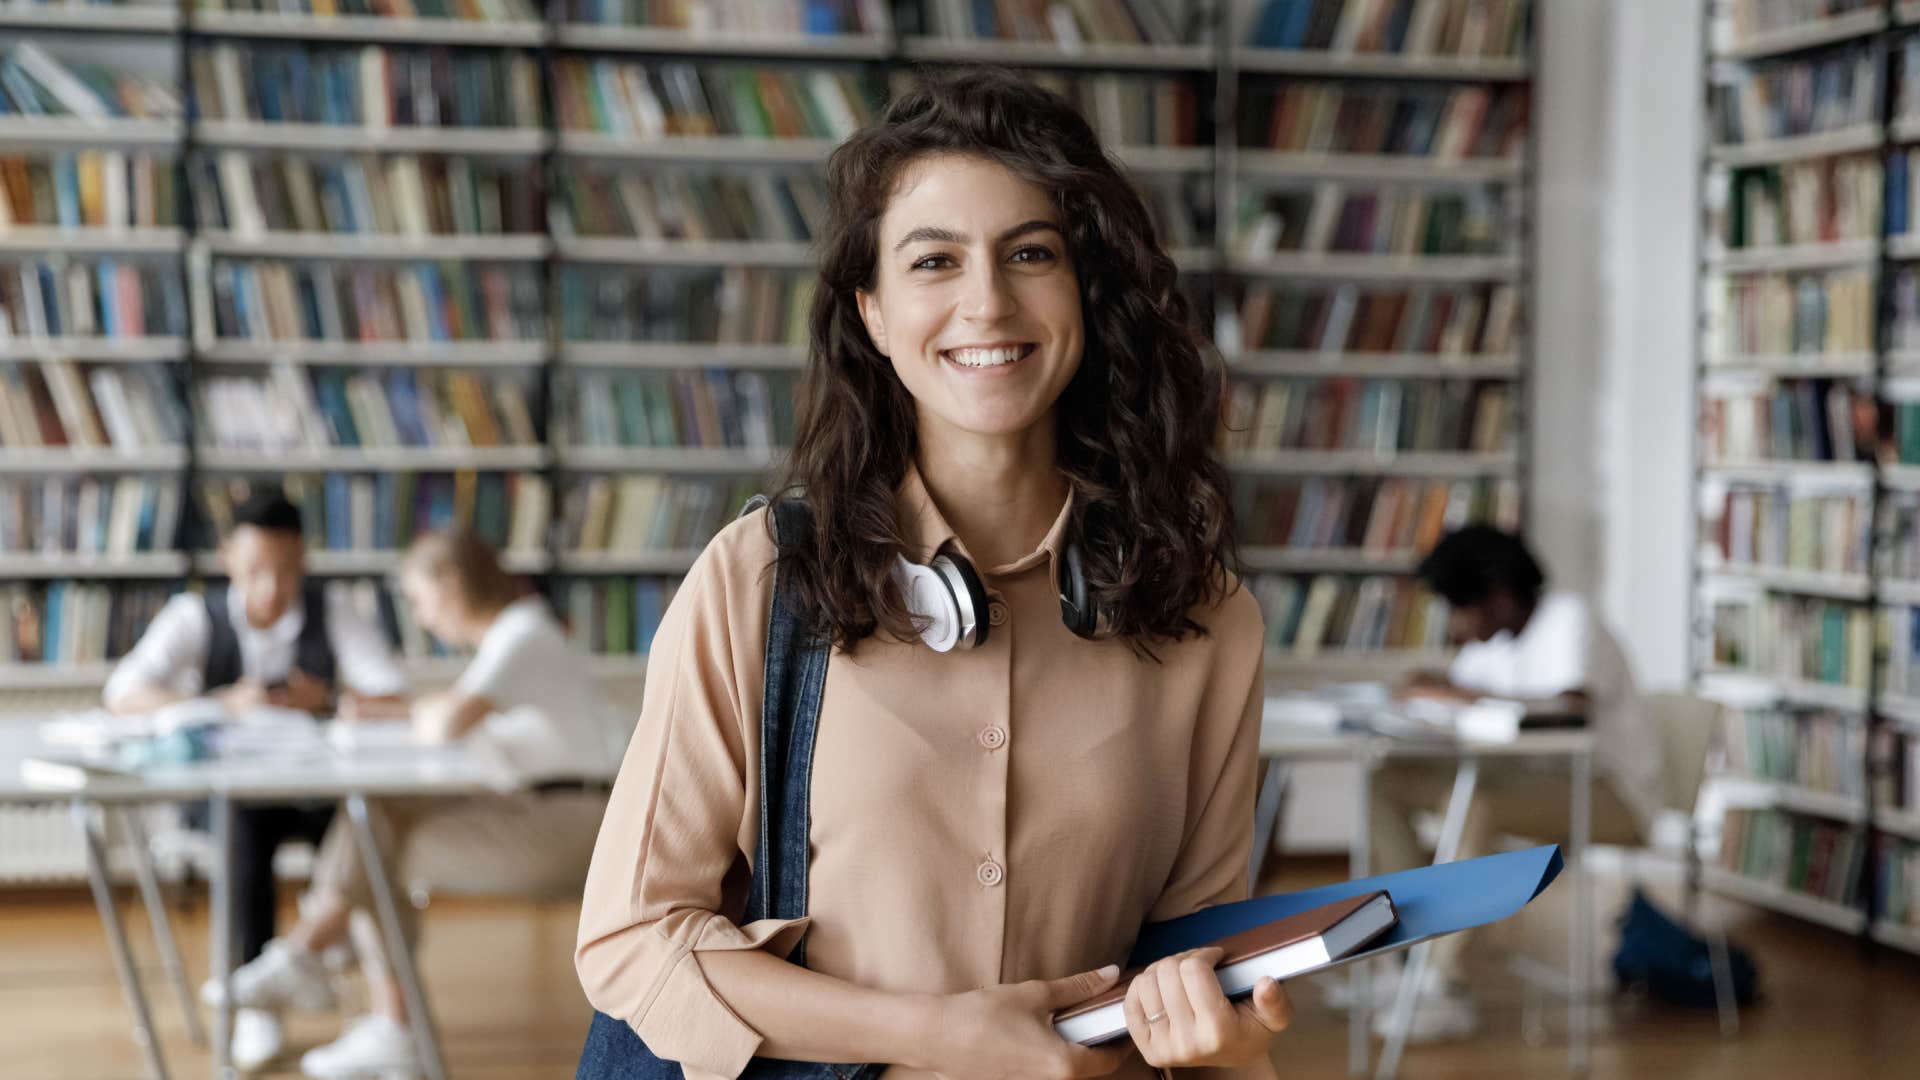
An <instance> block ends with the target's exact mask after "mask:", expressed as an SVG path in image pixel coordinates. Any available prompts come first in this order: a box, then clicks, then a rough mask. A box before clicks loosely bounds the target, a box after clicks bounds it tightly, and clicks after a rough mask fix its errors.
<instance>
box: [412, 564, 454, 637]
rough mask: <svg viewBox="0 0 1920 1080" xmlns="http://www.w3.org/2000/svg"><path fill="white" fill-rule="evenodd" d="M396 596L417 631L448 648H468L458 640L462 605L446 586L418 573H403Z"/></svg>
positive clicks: (432, 577) (434, 578)
mask: <svg viewBox="0 0 1920 1080" xmlns="http://www.w3.org/2000/svg"><path fill="white" fill-rule="evenodd" d="M400 594H401V595H402V596H404V597H405V598H406V601H407V607H408V608H410V609H412V611H413V618H414V621H415V622H417V623H419V624H420V628H421V629H423V630H425V631H426V632H427V633H429V634H432V635H433V636H434V637H436V638H439V639H440V640H441V641H444V642H446V643H447V644H449V645H466V644H470V643H469V642H467V641H465V640H463V638H462V630H463V629H464V627H465V622H464V618H465V615H466V605H465V604H463V603H462V602H461V598H460V595H459V590H457V589H454V588H452V587H451V585H450V583H448V582H444V581H442V580H441V579H439V578H437V577H434V576H433V575H431V574H426V573H423V572H421V571H418V570H406V571H403V572H402V573H401V574H400Z"/></svg>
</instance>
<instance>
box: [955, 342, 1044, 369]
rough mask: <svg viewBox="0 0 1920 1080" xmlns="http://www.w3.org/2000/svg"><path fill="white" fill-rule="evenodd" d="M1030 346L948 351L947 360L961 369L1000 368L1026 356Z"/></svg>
mask: <svg viewBox="0 0 1920 1080" xmlns="http://www.w3.org/2000/svg"><path fill="white" fill-rule="evenodd" d="M1031 348H1032V346H1031V345H1007V346H1003V347H1001V348H996V349H949V350H947V357H948V359H950V360H952V361H953V362H954V363H956V364H959V365H960V366H962V367H976V368H985V367H1000V366H1001V365H1003V364H1011V363H1013V362H1014V361H1016V360H1018V359H1020V358H1021V357H1023V356H1025V355H1027V352H1028V351H1029V350H1030V349H1031Z"/></svg>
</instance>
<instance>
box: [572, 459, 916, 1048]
mask: <svg viewBox="0 0 1920 1080" xmlns="http://www.w3.org/2000/svg"><path fill="white" fill-rule="evenodd" d="M768 505H769V501H768V500H767V498H766V497H765V496H763V495H757V496H755V497H754V498H753V500H752V501H750V502H748V503H747V505H746V508H745V509H743V510H741V511H740V512H741V514H742V515H743V516H744V515H746V514H749V513H752V512H753V511H755V510H758V509H759V508H761V507H763V506H768ZM771 506H772V509H771V510H770V511H769V513H771V514H772V516H773V527H774V538H775V542H776V544H778V546H779V547H780V549H781V550H782V551H783V552H784V551H786V550H789V549H790V548H792V547H793V546H795V545H797V544H801V543H804V542H805V538H806V535H807V532H808V530H810V529H811V528H812V522H813V515H812V513H811V511H810V510H809V509H808V507H807V505H806V503H804V502H802V501H800V500H798V499H782V500H780V501H778V502H773V503H771ZM827 651H828V650H827V645H826V643H825V642H824V641H822V640H820V638H819V637H818V636H817V635H815V634H813V633H811V632H810V630H809V629H808V627H807V626H806V622H805V620H804V619H802V618H801V617H800V612H799V609H798V608H797V607H796V606H795V602H794V598H793V589H792V583H791V582H790V581H788V580H787V577H786V575H785V574H783V573H781V572H780V571H779V570H778V569H777V568H776V570H775V572H774V583H773V603H772V605H771V607H770V609H769V611H768V616H767V654H766V667H767V670H766V681H765V684H764V693H763V694H762V698H761V707H760V746H759V754H760V839H759V842H758V843H756V844H755V845H754V854H753V877H752V880H751V882H750V883H749V885H748V889H747V909H746V912H745V916H744V918H743V921H744V922H754V921H755V920H758V919H797V918H800V917H801V916H803V915H805V914H806V913H807V835H808V833H807V830H808V825H809V809H810V806H809V799H810V795H811V791H812V778H813V746H814V736H815V734H816V732H817V731H818V728H819V719H820V697H821V692H822V691H823V689H824V688H825V686H826V682H827ZM788 960H790V961H791V962H793V963H795V964H800V965H802V966H804V965H805V964H806V940H805V939H804V938H803V939H801V941H800V943H799V944H797V945H795V946H794V948H793V952H792V953H790V954H788ZM882 1071H883V1068H882V1066H879V1065H832V1064H822V1063H818V1062H808V1061H786V1060H783V1059H780V1058H763V1057H756V1058H754V1059H753V1060H752V1061H750V1062H748V1063H747V1067H746V1070H745V1071H744V1072H742V1073H741V1076H742V1077H743V1078H748V1080H876V1078H877V1077H879V1075H880V1073H881V1072H882ZM574 1076H575V1080H615V1078H619V1080H655V1078H660V1080H681V1078H682V1076H683V1074H682V1072H681V1070H680V1066H679V1064H678V1063H677V1062H672V1061H664V1060H662V1059H661V1058H659V1057H656V1056H655V1055H654V1054H653V1052H652V1051H650V1050H648V1049H647V1047H646V1044H645V1043H643V1042H641V1041H640V1038H639V1036H638V1035H636V1034H634V1031H633V1028H632V1027H630V1026H629V1025H628V1024H627V1023H626V1022H624V1021H622V1020H618V1019H615V1018H614V1017H611V1016H608V1015H606V1014H605V1013H601V1012H595V1013H594V1015H593V1026H592V1027H591V1028H589V1029H588V1031H587V1044H586V1047H585V1049H584V1050H583V1052H582V1053H581V1056H580V1067H579V1069H578V1071H576V1072H575V1074H574Z"/></svg>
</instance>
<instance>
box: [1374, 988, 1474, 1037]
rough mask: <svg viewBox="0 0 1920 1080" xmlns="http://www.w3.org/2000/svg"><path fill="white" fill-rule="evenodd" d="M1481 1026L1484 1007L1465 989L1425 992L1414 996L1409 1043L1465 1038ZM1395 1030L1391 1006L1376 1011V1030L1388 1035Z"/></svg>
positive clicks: (1379, 1034)
mask: <svg viewBox="0 0 1920 1080" xmlns="http://www.w3.org/2000/svg"><path fill="white" fill-rule="evenodd" d="M1478 1030H1480V1010H1479V1009H1478V1008H1477V1007H1476V1006H1475V1005H1474V1003H1473V999H1472V998H1471V997H1468V996H1467V995H1466V993H1465V992H1463V991H1461V990H1459V989H1454V988H1447V989H1443V990H1441V992H1439V993H1426V994H1421V995H1420V996H1419V997H1417V998H1416V999H1415V1000H1414V1010H1413V1023H1412V1024H1410V1025H1408V1027H1407V1043H1408V1044H1409V1045H1416V1044H1419V1043H1433V1042H1445V1041H1447V1040H1449V1039H1464V1038H1466V1037H1467V1036H1469V1035H1472V1034H1473V1033H1474V1032H1476V1031H1478ZM1392 1031H1393V1009H1392V1007H1391V1006H1389V1007H1387V1008H1385V1009H1382V1010H1380V1011H1379V1012H1376V1013H1374V1014H1373V1033H1374V1035H1376V1036H1378V1037H1379V1038H1382V1039H1384V1038H1387V1037H1388V1036H1389V1035H1390V1034H1392Z"/></svg>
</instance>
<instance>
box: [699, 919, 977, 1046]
mask: <svg viewBox="0 0 1920 1080" xmlns="http://www.w3.org/2000/svg"><path fill="white" fill-rule="evenodd" d="M699 961H700V969H701V971H702V973H704V974H705V976H706V979H707V985H709V986H711V987H712V988H713V991H714V993H715V994H717V995H719V997H720V999H721V1000H722V1001H725V1002H726V1003H727V1005H728V1006H730V1007H731V1008H732V1009H733V1011H734V1012H735V1013H737V1014H738V1015H739V1016H740V1018H741V1020H743V1021H745V1022H746V1024H747V1026H749V1027H751V1028H753V1029H754V1030H755V1031H757V1032H759V1033H760V1037H761V1038H762V1039H764V1040H765V1042H763V1043H762V1044H761V1046H760V1049H759V1051H758V1053H759V1056H761V1057H775V1058H786V1059H788V1060H791V1061H820V1062H831V1063H836V1064H848V1063H866V1062H878V1063H884V1064H888V1065H906V1066H911V1067H914V1068H921V1069H932V1068H935V1067H936V1065H937V1064H938V1052H937V1051H936V1050H935V1049H934V1048H933V1046H932V1045H931V1044H932V1042H933V1041H934V1037H935V1036H936V1035H937V1034H938V1028H939V1026H940V1025H939V1024H938V1023H937V1021H936V1019H935V1016H934V1013H935V1011H936V1008H937V1002H938V1000H939V999H938V998H937V997H935V996H934V995H930V994H903V993H891V992H888V991H885V990H873V989H869V988H867V987H864V986H856V985H855V984H853V983H850V982H846V981H844V980H841V979H836V978H834V977H832V976H830V975H822V974H820V973H819V972H817V971H809V970H807V969H806V968H803V967H801V966H799V965H798V964H791V963H788V962H787V961H785V960H782V959H780V958H779V957H777V956H775V955H773V954H772V953H770V952H767V951H765V950H764V949H738V950H728V951H717V952H702V953H700V954H699Z"/></svg>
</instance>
